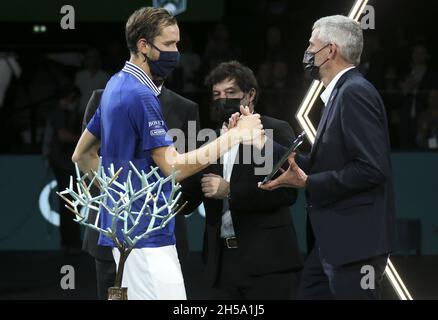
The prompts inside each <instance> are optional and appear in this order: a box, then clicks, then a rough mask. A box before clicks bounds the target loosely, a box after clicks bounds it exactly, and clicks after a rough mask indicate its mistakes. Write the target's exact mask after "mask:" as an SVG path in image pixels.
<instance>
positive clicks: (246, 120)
mask: <svg viewBox="0 0 438 320" xmlns="http://www.w3.org/2000/svg"><path fill="white" fill-rule="evenodd" d="M222 129H223V130H225V131H228V130H230V132H231V131H234V132H235V134H236V135H237V136H238V138H239V141H240V142H241V143H243V144H252V145H254V146H255V147H257V148H258V149H262V148H263V146H264V145H265V142H266V136H265V130H264V129H263V125H262V122H261V121H260V115H259V114H258V113H255V114H252V113H251V112H250V110H249V108H248V107H244V106H240V113H239V112H236V113H234V114H233V115H231V117H230V118H229V120H228V126H225V125H224V127H223V128H222Z"/></svg>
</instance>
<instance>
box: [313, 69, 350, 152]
mask: <svg viewBox="0 0 438 320" xmlns="http://www.w3.org/2000/svg"><path fill="white" fill-rule="evenodd" d="M356 72H358V71H357V70H356V68H354V69H351V70H348V71H347V72H346V73H344V74H343V75H342V76H341V78H340V79H339V80H338V82H337V83H336V86H335V88H334V89H333V92H332V94H331V95H330V98H329V102H328V104H327V106H326V107H324V108H325V109H324V112H323V114H322V117H321V121H320V122H319V125H318V129H317V132H316V137H315V142H314V143H313V146H312V150H311V152H310V159H312V158H313V156H314V155H315V152H316V150H317V147H318V144H319V142H320V139H321V137H322V135H323V134H324V132H325V129H326V126H327V121H328V119H329V117H330V115H331V114H332V113H333V110H332V109H334V108H335V107H336V105H333V104H334V101H335V100H336V96H337V94H338V91H339V88H340V87H341V86H342V85H343V84H344V82H345V81H346V80H347V79H348V78H349V77H351V76H352V75H354V74H356Z"/></svg>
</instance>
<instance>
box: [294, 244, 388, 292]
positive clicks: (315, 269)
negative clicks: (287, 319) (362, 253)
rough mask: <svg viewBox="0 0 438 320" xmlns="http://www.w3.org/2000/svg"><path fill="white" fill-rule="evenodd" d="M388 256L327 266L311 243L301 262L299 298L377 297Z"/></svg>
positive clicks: (380, 289)
mask: <svg viewBox="0 0 438 320" xmlns="http://www.w3.org/2000/svg"><path fill="white" fill-rule="evenodd" d="M387 261H388V255H382V256H378V257H374V258H371V259H367V260H363V261H358V262H354V263H350V264H346V265H342V266H333V265H330V264H329V263H328V262H327V261H325V260H324V259H323V258H321V257H320V255H319V247H318V246H317V245H315V246H314V248H313V249H312V251H311V252H310V254H309V256H308V257H307V259H306V262H305V264H304V269H303V272H302V277H301V283H300V288H299V295H298V297H299V299H304V300H334V299H339V300H377V299H380V296H381V291H382V285H381V284H382V280H383V276H384V272H385V268H386V264H387Z"/></svg>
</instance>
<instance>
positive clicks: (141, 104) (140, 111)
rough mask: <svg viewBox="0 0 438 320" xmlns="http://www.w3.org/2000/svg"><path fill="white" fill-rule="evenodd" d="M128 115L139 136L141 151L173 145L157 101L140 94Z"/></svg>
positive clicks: (149, 96)
mask: <svg viewBox="0 0 438 320" xmlns="http://www.w3.org/2000/svg"><path fill="white" fill-rule="evenodd" d="M129 111H130V112H129V114H130V118H131V121H132V122H133V125H134V127H135V129H136V131H137V133H138V134H139V138H140V140H141V147H142V150H143V151H148V150H152V149H156V148H160V147H167V146H170V145H172V144H173V141H172V139H171V138H169V137H168V135H167V131H168V129H167V126H166V123H165V121H164V117H163V113H162V112H161V107H160V103H159V101H158V99H157V98H156V97H155V96H154V95H152V94H147V93H140V94H139V96H138V101H136V102H135V103H133V104H132V108H130V109H129Z"/></svg>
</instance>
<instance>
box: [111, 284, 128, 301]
mask: <svg viewBox="0 0 438 320" xmlns="http://www.w3.org/2000/svg"><path fill="white" fill-rule="evenodd" d="M108 300H128V288H118V287H111V288H108Z"/></svg>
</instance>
